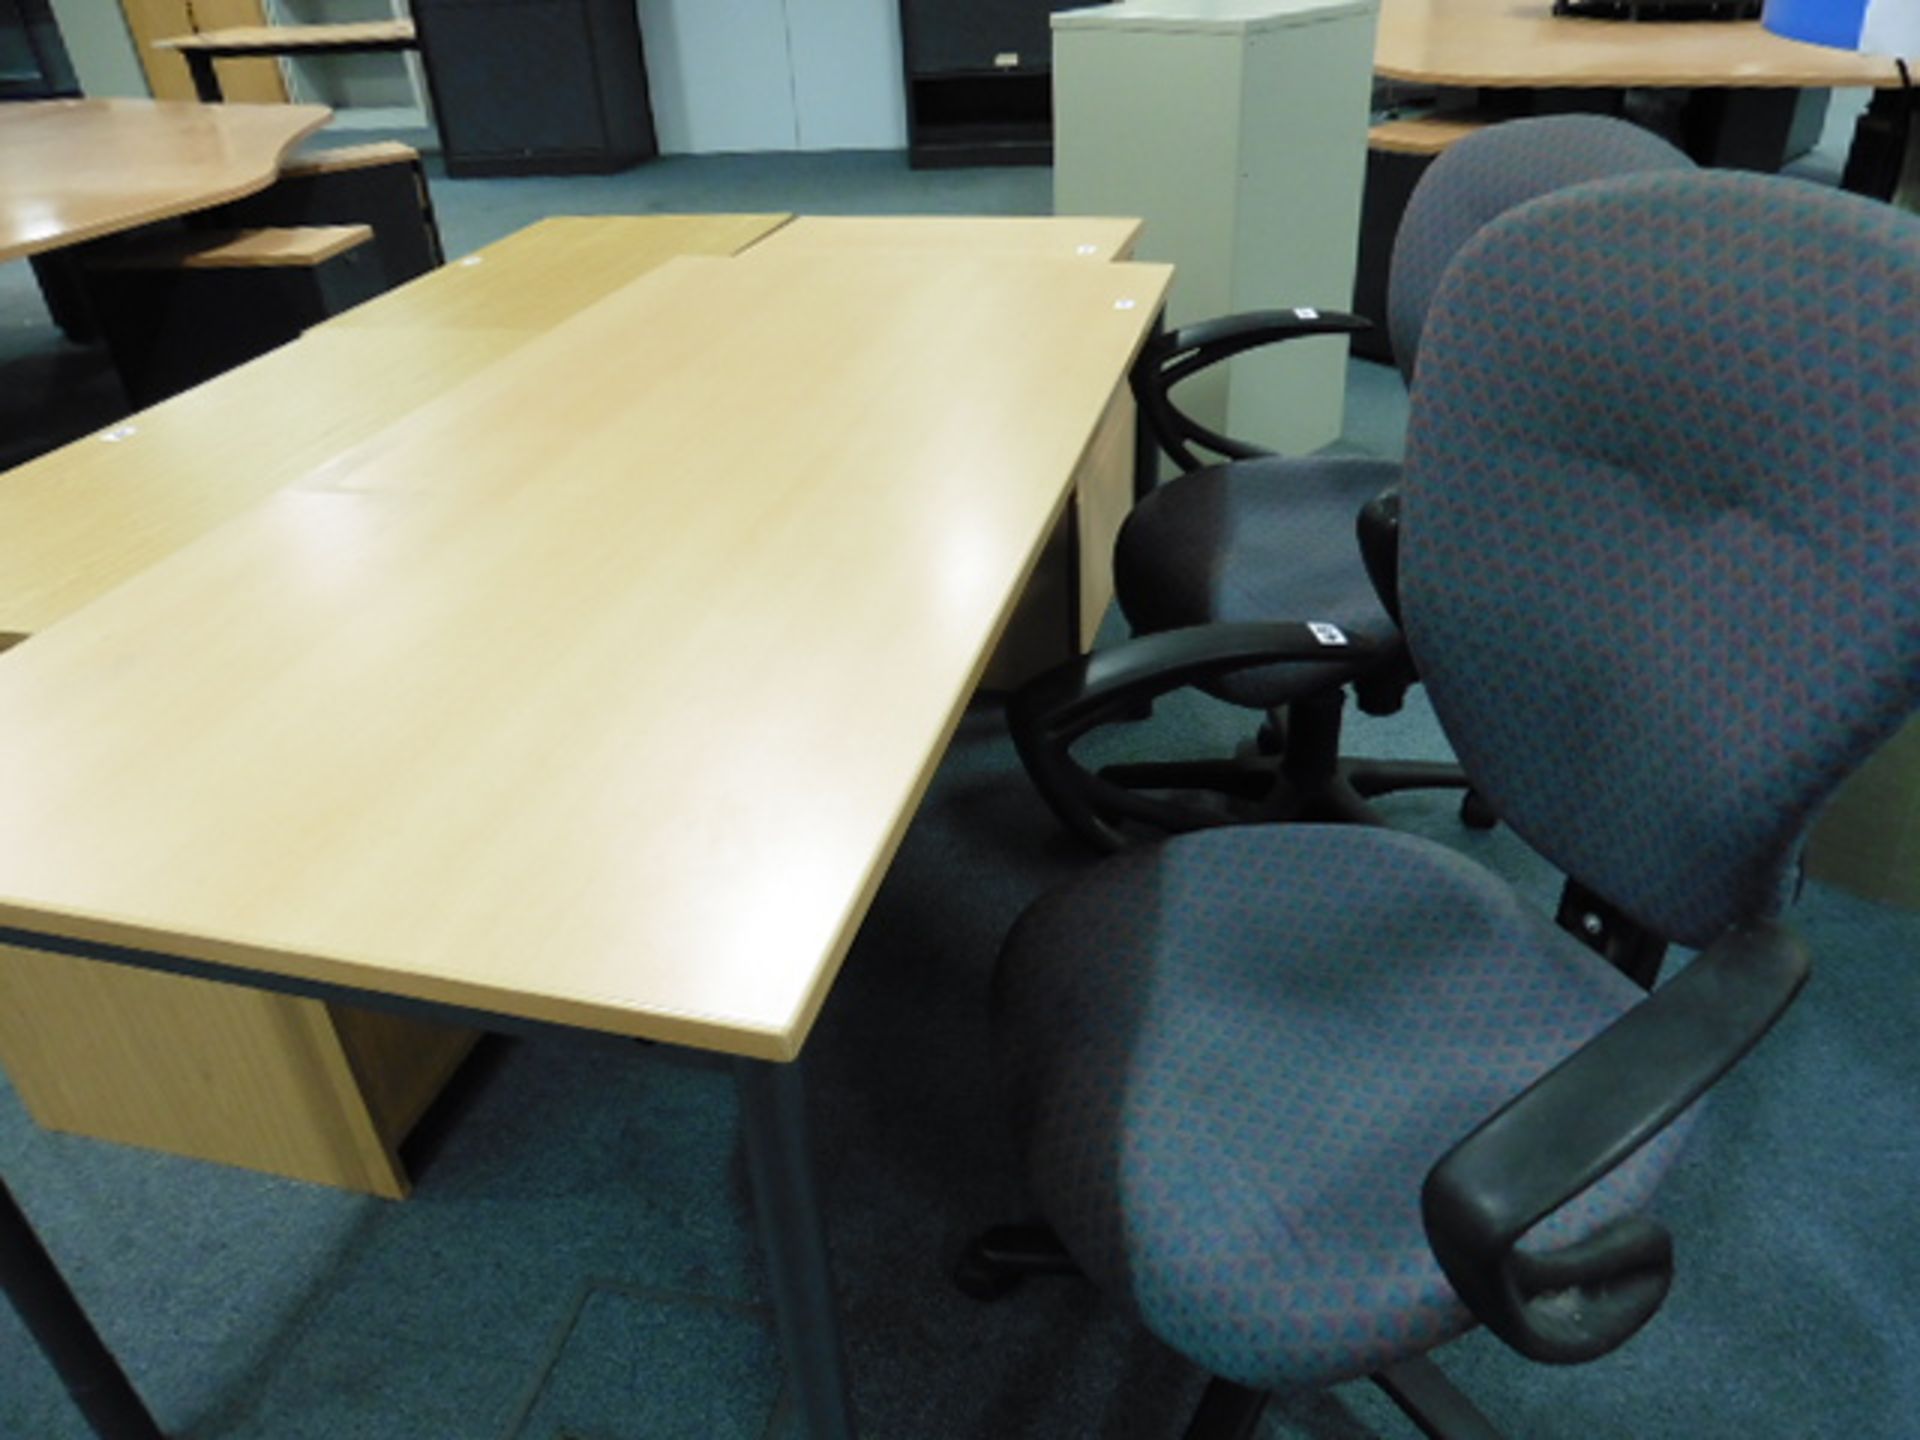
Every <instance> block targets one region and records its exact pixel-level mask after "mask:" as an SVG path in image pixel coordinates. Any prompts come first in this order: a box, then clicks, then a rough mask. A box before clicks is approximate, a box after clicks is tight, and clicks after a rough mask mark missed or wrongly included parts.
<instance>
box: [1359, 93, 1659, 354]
mask: <svg viewBox="0 0 1920 1440" xmlns="http://www.w3.org/2000/svg"><path fill="white" fill-rule="evenodd" d="M1692 168H1693V161H1691V160H1689V159H1688V158H1687V157H1686V156H1685V155H1684V154H1682V153H1681V152H1680V151H1679V150H1676V149H1675V148H1674V147H1673V146H1671V145H1669V144H1668V143H1667V142H1666V141H1665V140H1662V139H1661V138H1660V137H1659V136H1658V135H1655V134H1653V133H1651V132H1650V131H1647V130H1642V129H1641V128H1640V127H1639V126H1637V125H1630V124H1628V123H1627V122H1626V121H1625V120H1615V119H1613V118H1611V117H1609V116H1605V115H1545V116H1541V117H1539V118H1537V119H1529V120H1508V121H1505V122H1503V123H1502V124H1498V125H1490V126H1488V127H1487V128H1486V129H1484V130H1480V131H1476V132H1475V133H1474V134H1472V135H1469V136H1467V137H1466V138H1465V139H1463V140H1460V141H1457V142H1456V143H1455V144H1453V145H1452V146H1450V147H1449V148H1448V149H1447V150H1446V151H1445V152H1444V153H1443V154H1441V155H1440V156H1439V157H1438V158H1437V159H1435V160H1434V162H1433V163H1432V164H1431V165H1429V166H1428V167H1427V171H1426V173H1425V174H1424V175H1422V176H1421V177H1420V183H1419V184H1418V185H1416V186H1415V187H1414V190H1413V195H1412V197H1411V198H1410V199H1409V200H1408V201H1407V209H1406V213H1405V214H1404V215H1403V216H1402V217H1401V221H1400V230H1399V233H1398V234H1397V235H1396V236H1395V238H1394V243H1393V262H1392V267H1391V268H1390V270H1389V271H1388V274H1387V333H1388V335H1389V337H1390V338H1391V340H1392V342H1393V358H1394V363H1395V364H1397V365H1398V366H1399V367H1400V373H1401V375H1402V376H1404V377H1405V378H1406V380H1407V383H1408V384H1409V385H1411V384H1412V383H1413V370H1414V363H1415V361H1416V360H1417V359H1418V358H1419V353H1420V330H1421V326H1422V324H1423V323H1424V322H1425V320H1426V315H1427V306H1428V305H1429V304H1430V303H1431V302H1432V300H1433V293H1434V291H1435V290H1436V289H1437V288H1438V287H1439V284H1440V277H1441V275H1442V274H1444V273H1445V272H1446V268H1447V264H1448V262H1449V261H1451V260H1452V259H1453V257H1454V254H1455V252H1456V251H1458V250H1459V248H1460V247H1461V246H1462V245H1464V244H1466V242H1467V241H1468V240H1469V239H1471V238H1472V236H1473V234H1474V232H1475V231H1476V230H1478V229H1479V228H1480V227H1481V226H1482V225H1485V224H1486V223H1487V222H1488V221H1489V220H1492V219H1493V218H1494V217H1495V216H1498V215H1502V214H1505V213H1506V212H1507V211H1508V210H1511V209H1512V208H1513V207H1514V206H1516V205H1519V204H1522V203H1523V202H1525V201H1528V200H1531V199H1533V198H1534V197H1535V196H1537V195H1545V194H1546V193H1547V192H1549V191H1551V190H1560V189H1564V188H1565V187H1566V186H1568V185H1578V184H1580V183H1581V182H1582V181H1586V180H1599V179H1603V178H1605V177H1607V176H1609V175H1631V174H1636V173H1638V172H1640V171H1643V170H1690V169H1692Z"/></svg>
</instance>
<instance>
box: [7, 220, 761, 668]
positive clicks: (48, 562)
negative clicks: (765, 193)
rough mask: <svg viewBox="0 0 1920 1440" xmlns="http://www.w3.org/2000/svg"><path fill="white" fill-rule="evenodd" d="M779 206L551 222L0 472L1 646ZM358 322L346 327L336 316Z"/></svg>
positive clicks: (747, 237) (754, 232)
mask: <svg viewBox="0 0 1920 1440" xmlns="http://www.w3.org/2000/svg"><path fill="white" fill-rule="evenodd" d="M786 218H787V217H785V216H783V215H764V216H727V215H714V216H695V217H682V216H665V215H657V216H645V217H640V218H637V219H635V218H628V217H595V218H593V219H591V220H583V221H569V220H548V221H543V222H542V223H541V224H539V225H535V226H532V227H531V228H530V229H528V230H523V231H520V232H518V233H516V234H514V235H511V236H509V237H507V238H506V239H504V240H501V241H499V242H498V243H496V244H494V245H490V246H488V247H487V248H486V249H485V250H483V251H481V252H480V254H481V256H482V257H483V263H482V264H480V265H477V266H470V267H463V266H459V265H457V264H456V265H452V266H447V267H444V268H442V269H440V270H436V271H434V272H432V273H431V274H428V275H424V276H422V277H420V278H419V279H418V280H415V281H413V282H411V283H410V284H408V285H406V286H404V287H402V288H401V289H399V290H395V291H392V292H390V293H388V294H386V295H383V296H380V297H378V298H376V299H374V300H371V301H369V302H367V303H366V304H365V305H362V306H359V307H357V308H356V309H354V310H350V311H348V312H347V314H346V315H345V316H343V317H341V318H340V320H338V321H336V322H331V323H328V324H325V325H320V326H317V327H315V328H314V329H312V330H309V331H308V332H307V333H306V334H305V335H303V336H302V337H301V338H300V339H299V340H297V341H295V342H294V343H293V344H292V345H288V346H283V347H282V348H280V349H278V350H274V351H270V352H269V353H267V354H266V355H263V356H261V357H260V358H259V359H257V360H254V361H252V362H250V363H249V364H246V365H243V366H241V367H240V368H239V369H237V370H231V371H229V372H227V373H226V374H225V375H222V376H221V377H220V378H219V379H217V380H215V381H213V382H212V383H211V384H208V385H203V386H200V387H198V388H196V389H193V390H189V391H187V392H185V393H184V394H181V395H177V396H175V397H174V398H173V399H171V400H168V401H166V402H164V403H163V404H160V405H157V406H155V407H153V408H152V409H150V410H146V411H143V412H141V413H140V414H138V415H135V416H134V417H133V418H132V419H131V420H130V421H128V422H127V423H126V424H124V425H117V426H114V427H112V428H111V429H109V430H106V431H104V432H102V433H101V434H98V435H94V436H90V437H88V438H87V439H84V440H79V441H76V442H75V443H73V444H71V445H68V446H65V447H63V448H62V449H59V450H56V451H54V452H53V453H51V454H48V455H44V456H41V457H40V458H39V459H37V460H34V461H31V462H29V463H28V464H25V465H22V466H19V467H18V468H16V469H14V470H11V471H9V472H7V474H6V475H5V476H4V477H3V478H0V646H4V644H5V643H7V642H9V641H13V640H18V639H20V638H22V637H24V636H27V635H31V634H34V633H35V632H37V631H40V630H44V629H46V628H47V627H48V626H49V625H51V624H53V623H54V622H55V621H56V620H59V619H61V618H62V617H63V616H66V615H68V614H71V613H72V612H73V611H75V610H77V609H79V608H80V607H81V606H82V605H84V604H86V603H87V602H88V601H90V600H93V599H95V598H96V597H98V596H100V595H103V594H105V593H106V592H107V591H108V590H110V589H112V588H113V587H114V586H116V585H118V584H120V583H121V582H122V581H124V580H126V579H128V578H129V577H131V576H133V575H136V574H138V573H139V572H140V571H142V570H144V569H146V568H147V567H148V566H150V565H153V564H155V563H157V562H158V561H160V560H163V559H165V558H166V557H167V556H168V555H171V554H172V553H173V552H174V551H176V550H179V549H181V548H182V547H183V546H185V545H187V544H188V543H189V542H191V541H193V540H195V539H197V538H199V537H200V536H201V535H203V534H205V533H206V532H207V531H209V530H212V529H214V528H215V527H216V526H218V525H220V524H222V523H223V522H225V521H227V520H229V519H231V518H232V517H233V516H235V515H238V514H240V513H241V512H242V511H243V510H245V509H246V508H247V507H249V506H251V505H253V504H255V503H256V502H258V501H259V500H261V499H262V498H264V497H265V496H267V495H270V494H271V493H273V491H275V490H277V489H279V488H280V487H281V486H282V485H285V484H287V483H288V482H289V481H291V480H295V479H297V478H299V477H300V476H302V475H305V474H306V473H308V472H309V471H310V470H312V469H313V468H314V467H315V466H317V465H320V464H322V463H325V462H329V461H338V463H341V464H348V463H351V461H350V459H348V458H346V457H345V455H344V452H346V451H349V450H350V449H351V448H352V447H353V446H355V445H357V444H359V443H360V442H361V441H363V440H365V439H366V438H367V437H368V436H371V435H373V434H375V433H376V432H378V431H379V430H381V429H384V428H385V427H386V426H388V425H390V424H392V423H393V422H394V421H396V420H399V419H400V418H401V417H403V416H405V415H407V414H408V413H409V412H411V411H412V410H414V409H415V408H417V407H418V406H420V405H423V404H425V403H426V402H427V401H428V400H431V399H432V398H433V397H434V396H436V395H439V394H441V393H443V392H444V391H447V390H450V389H452V388H454V387H455V386H457V385H459V384H460V383H462V382H463V381H465V380H466V379H468V378H469V377H470V376H473V375H475V374H477V373H478V372H479V371H480V370H482V369H484V368H485V367H486V366H488V365H490V364H492V363H493V362H494V361H496V360H499V359H501V358H502V357H504V356H506V355H508V354H510V353H512V352H513V351H514V350H516V349H518V348H519V347H520V346H521V345H524V344H525V343H526V342H527V341H528V340H530V339H532V338H533V336H535V335H537V334H539V333H541V332H542V331H544V330H546V329H549V328H551V326H553V325H556V324H558V323H559V322H560V321H561V320H563V319H565V318H566V317H567V316H569V315H572V314H574V313H576V312H577V311H579V310H581V309H583V308H585V307H586V306H587V305H589V304H591V303H592V302H593V301H594V300H596V299H598V298H600V297H601V296H604V295H607V294H609V293H611V292H612V291H614V290H617V289H619V288H620V287H621V286H622V285H624V284H627V283H629V282H630V281H632V280H633V279H634V278H636V277H637V276H639V275H642V274H644V273H646V271H648V270H650V269H652V268H653V267H654V266H656V265H660V264H662V263H664V262H665V261H666V260H668V259H671V258H673V257H674V256H676V255H679V254H690V253H706V254H728V253H731V252H732V251H733V250H737V249H739V248H741V247H743V246H745V245H748V244H751V243H752V242H753V240H754V239H756V238H757V237H759V236H760V235H763V234H765V233H766V232H767V231H769V230H771V229H773V228H774V227H776V226H778V225H780V224H781V223H783V222H784V221H785V219H786ZM350 320H351V321H354V322H355V323H353V324H348V323H346V322H347V321H350Z"/></svg>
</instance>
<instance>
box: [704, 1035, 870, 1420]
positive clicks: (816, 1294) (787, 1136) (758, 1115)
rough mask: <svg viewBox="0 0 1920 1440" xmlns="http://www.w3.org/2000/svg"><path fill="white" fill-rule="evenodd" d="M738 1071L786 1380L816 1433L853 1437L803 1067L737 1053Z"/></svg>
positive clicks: (756, 1210)
mask: <svg viewBox="0 0 1920 1440" xmlns="http://www.w3.org/2000/svg"><path fill="white" fill-rule="evenodd" d="M734 1074H735V1079H736V1082H737V1084H738V1087H739V1092H740V1116H741V1123H742V1128H743V1130H744V1132H745V1137H746V1152H747V1170H748V1173H749V1174H750V1175H751V1177H752V1180H753V1202H754V1204H753V1208H754V1214H755V1216H756V1218H757V1220H758V1222H759V1229H760V1244H761V1246H762V1250H763V1253H764V1254H765V1255H766V1257H767V1272H768V1277H769V1279H768V1283H769V1285H770V1287H771V1289H772V1291H773V1308H774V1314H775V1317H776V1319H777V1321H778V1324H779V1327H780V1352H781V1355H782V1357H783V1358H784V1359H785V1361H786V1367H787V1382H788V1384H789V1385H791V1386H792V1387H793V1389H794V1392H795V1394H796V1396H797V1398H798V1402H799V1410H800V1414H801V1418H802V1420H803V1421H804V1425H805V1429H804V1433H805V1434H806V1435H807V1437H808V1440H853V1436H854V1423H853V1404H852V1399H851V1396H850V1393H849V1391H848V1387H847V1369H846V1361H845V1358H844V1357H843V1355H842V1353H841V1348H840V1322H839V1304H838V1301H837V1298H836V1296H835V1294H834V1288H833V1267H832V1263H831V1259H830V1257H829V1255H828V1252H827V1231H826V1224H825V1221H824V1219H823V1217H822V1215H821V1210H820V1197H819V1193H818V1191H817V1189H816V1187H815V1185H814V1176H813V1157H812V1152H811V1148H810V1146H809V1144H808V1138H807V1123H806V1121H807V1114H806V1090H805V1087H804V1085H803V1084H802V1081H801V1076H800V1068H799V1065H798V1064H797V1063H791V1064H776V1063H773V1062H770V1061H765V1060H739V1061H736V1062H735V1071H734Z"/></svg>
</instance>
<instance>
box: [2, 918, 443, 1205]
mask: <svg viewBox="0 0 1920 1440" xmlns="http://www.w3.org/2000/svg"><path fill="white" fill-rule="evenodd" d="M476 1038H477V1037H476V1036H475V1035H474V1034H473V1033H472V1032H470V1031H464V1030H456V1029H452V1028H450V1027H445V1026H439V1025H432V1024H427V1023H424V1022H420V1021H415V1020H411V1019H401V1018H397V1017H394V1016H389V1015H378V1014H372V1013H369V1012H364V1011H359V1010H353V1009H350V1008H348V1007H346V1006H339V1005H329V1004H325V1003H323V1002H321V1001H317V1000H302V999H296V998H293V997H290V996H285V995H273V994H268V993H266V992H264V991H258V990H249V989H246V988H243V987H239V986H233V985H220V984H215V983H213V982H211V981H206V980H194V979H188V978H186V977H184V976H178V975H164V974H159V973H155V972H151V971H144V970H128V969H123V968H120V967H115V966H107V965H98V964H94V963H92V962H89V961H84V960H75V959H72V958H70V957H67V956H62V955H47V954H40V953H36V952H33V951H27V950H19V949H14V948H11V947H0V1063H4V1065H5V1067H6V1070H7V1074H8V1076H9V1078H10V1079H11V1080H12V1081H13V1085H14V1089H15V1090H16V1091H18V1092H19V1095H20V1098H21V1101H22V1102H23V1103H24V1104H25V1105H26V1107H27V1112H28V1113H29V1114H30V1115H32V1116H33V1118H34V1120H35V1121H37V1122H38V1123H39V1124H41V1125H43V1126H45V1127H46V1128H47V1129H49V1130H61V1131H66V1132H68V1133H71V1134H76V1135H86V1136H90V1137H92V1138H94V1139H100V1140H113V1141H118V1142H120V1143H123V1144H132V1145H142V1146H147V1147H149V1148H153V1149H159V1150H165V1151H168V1152H170V1153H173V1154H177V1155H187V1156H191V1157H193V1158H195V1159H200V1160H214V1161H218V1162H220V1163H222V1164H227V1165H239V1166H244V1167H246V1168H248V1169H252V1170H264V1171H266V1172H268V1173H269V1174H274V1175H284V1176H287V1177H289V1178H290V1179H295V1180H309V1181H315V1182H317V1183H320V1184H324V1185H337V1186H340V1187H342V1188H344V1189H348V1190H359V1191H364V1192H366V1193H369V1194H373V1195H381V1196H385V1197H387V1198H389V1199H399V1198H401V1197H403V1196H404V1195H405V1194H406V1193H407V1189H408V1186H407V1177H406V1173H405V1171H404V1170H403V1169H402V1167H401V1164H400V1161H399V1158H398V1155H397V1153H396V1152H397V1147H398V1145H399V1143H400V1141H401V1140H402V1139H404V1138H405V1135H406V1133H407V1131H408V1130H409V1129H411V1128H412V1126H413V1124H414V1122H415V1121H417V1120H418V1119H419V1118H420V1114H421V1112H422V1111H424V1110H425V1108H426V1106H427V1104H428V1103H429V1102H430V1101H431V1099H432V1098H433V1096H434V1095H435V1094H436V1093H437V1092H438V1091H439V1089H440V1087H441V1086H442V1085H443V1084H444V1083H445V1082H446V1080H447V1078H448V1077H449V1076H450V1075H451V1074H452V1072H453V1070H454V1069H455V1067H457V1066H458V1065H459V1063H460V1062H461V1060H463V1059H464V1058H465V1057H466V1054H467V1052H468V1051H469V1050H470V1049H472V1047H473V1044H474V1041H475V1039H476Z"/></svg>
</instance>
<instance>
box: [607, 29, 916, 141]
mask: <svg viewBox="0 0 1920 1440" xmlns="http://www.w3.org/2000/svg"><path fill="white" fill-rule="evenodd" d="M636 3H637V5H638V8H639V12H640V32H641V34H642V36H643V37H644V38H645V42H646V47H647V79H648V84H649V87H650V88H651V90H652V94H653V119H654V128H655V130H656V132H657V133H658V136H659V140H660V148H661V149H662V150H663V151H665V152H666V153H668V154H706V153H711V152H718V151H737V150H898V149H901V148H903V147H904V146H905V145H906V134H907V129H906V105H905V100H904V97H903V93H902V85H901V78H900V15H899V9H898V6H897V4H896V3H895V0H636Z"/></svg>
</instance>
